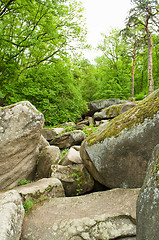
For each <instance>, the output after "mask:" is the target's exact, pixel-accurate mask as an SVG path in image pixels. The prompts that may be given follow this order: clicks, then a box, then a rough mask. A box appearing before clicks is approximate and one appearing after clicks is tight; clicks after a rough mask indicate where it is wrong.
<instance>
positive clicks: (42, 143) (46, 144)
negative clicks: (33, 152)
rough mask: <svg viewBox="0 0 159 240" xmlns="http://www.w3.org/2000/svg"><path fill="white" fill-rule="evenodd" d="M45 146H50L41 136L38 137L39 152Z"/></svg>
mask: <svg viewBox="0 0 159 240" xmlns="http://www.w3.org/2000/svg"><path fill="white" fill-rule="evenodd" d="M46 146H50V144H49V143H48V141H47V140H46V139H45V138H44V137H43V135H41V137H40V141H39V146H38V147H39V151H41V150H42V149H43V148H44V147H46Z"/></svg>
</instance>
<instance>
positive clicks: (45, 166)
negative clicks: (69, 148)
mask: <svg viewBox="0 0 159 240" xmlns="http://www.w3.org/2000/svg"><path fill="white" fill-rule="evenodd" d="M60 156H61V151H60V149H59V148H58V147H56V146H46V147H45V148H43V149H42V150H41V152H40V154H39V158H38V165H37V170H36V179H41V178H47V177H50V175H51V165H53V164H56V163H58V162H59V161H60Z"/></svg>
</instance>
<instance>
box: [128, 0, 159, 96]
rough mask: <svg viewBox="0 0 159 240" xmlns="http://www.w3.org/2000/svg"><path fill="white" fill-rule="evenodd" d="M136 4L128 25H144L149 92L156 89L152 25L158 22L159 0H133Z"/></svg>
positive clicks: (131, 11) (134, 26)
mask: <svg viewBox="0 0 159 240" xmlns="http://www.w3.org/2000/svg"><path fill="white" fill-rule="evenodd" d="M131 2H132V3H133V4H134V6H133V8H132V9H131V10H130V12H129V17H128V23H127V25H128V26H129V27H130V28H133V29H134V28H136V26H140V25H141V26H144V29H145V33H146V37H147V43H148V54H147V64H148V67H147V76H148V82H149V94H150V93H152V92H153V91H154V80H153V61H152V50H153V42H152V31H153V29H152V26H156V25H157V23H158V16H159V15H158V14H159V11H158V1H157V0H131Z"/></svg>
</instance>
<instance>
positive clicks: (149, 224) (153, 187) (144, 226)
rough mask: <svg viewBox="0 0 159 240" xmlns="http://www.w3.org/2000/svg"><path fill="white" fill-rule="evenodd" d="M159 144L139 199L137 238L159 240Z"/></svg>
mask: <svg viewBox="0 0 159 240" xmlns="http://www.w3.org/2000/svg"><path fill="white" fill-rule="evenodd" d="M158 221H159V145H157V146H156V147H155V149H154V152H153V154H152V157H151V159H150V162H149V164H148V168H147V172H146V178H145V180H144V184H143V186H142V188H141V191H140V194H139V197H138V201H137V239H138V240H142V239H144V240H149V239H153V240H158V232H159V224H158Z"/></svg>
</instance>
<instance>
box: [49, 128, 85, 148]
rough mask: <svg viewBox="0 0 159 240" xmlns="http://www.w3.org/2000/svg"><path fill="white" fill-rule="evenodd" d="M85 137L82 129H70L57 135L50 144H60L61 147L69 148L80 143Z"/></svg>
mask: <svg viewBox="0 0 159 240" xmlns="http://www.w3.org/2000/svg"><path fill="white" fill-rule="evenodd" d="M84 138H85V133H84V132H82V131H81V130H75V131H70V132H67V133H63V134H61V135H60V136H57V137H55V138H54V139H53V140H52V141H51V142H50V145H55V146H58V147H59V148H60V149H65V148H69V147H71V146H73V145H80V144H81V142H82V141H83V140H84Z"/></svg>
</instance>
